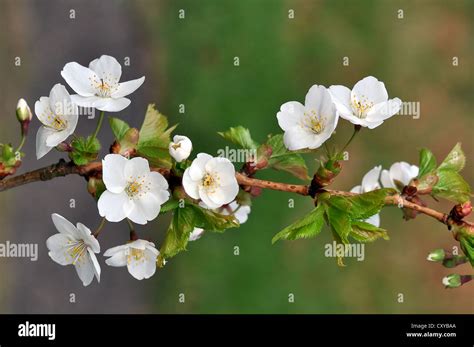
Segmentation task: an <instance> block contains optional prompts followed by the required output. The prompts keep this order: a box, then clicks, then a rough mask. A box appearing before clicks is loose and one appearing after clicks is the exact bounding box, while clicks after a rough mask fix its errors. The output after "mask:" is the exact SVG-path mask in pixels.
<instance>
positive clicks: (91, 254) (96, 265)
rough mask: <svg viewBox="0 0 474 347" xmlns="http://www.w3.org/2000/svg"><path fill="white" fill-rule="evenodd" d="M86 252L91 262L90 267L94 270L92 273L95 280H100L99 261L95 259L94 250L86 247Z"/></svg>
mask: <svg viewBox="0 0 474 347" xmlns="http://www.w3.org/2000/svg"><path fill="white" fill-rule="evenodd" d="M87 252H88V253H89V257H90V260H91V262H92V268H93V270H94V275H95V278H97V282H100V272H101V270H100V265H99V262H98V261H97V257H96V256H95V254H94V252H93V251H92V250H91V249H90V248H88V249H87Z"/></svg>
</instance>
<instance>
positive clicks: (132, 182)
mask: <svg viewBox="0 0 474 347" xmlns="http://www.w3.org/2000/svg"><path fill="white" fill-rule="evenodd" d="M149 190H150V183H148V182H147V180H146V179H145V176H137V177H136V178H134V177H132V176H130V177H129V181H128V184H127V186H126V187H125V193H127V195H128V197H129V198H130V199H135V198H140V197H142V196H143V195H144V194H146V193H147V192H148V191H149Z"/></svg>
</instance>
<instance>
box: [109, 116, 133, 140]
mask: <svg viewBox="0 0 474 347" xmlns="http://www.w3.org/2000/svg"><path fill="white" fill-rule="evenodd" d="M109 124H110V128H111V129H112V133H113V134H114V136H115V139H116V140H117V142H119V143H120V141H121V140H122V139H123V137H124V136H125V133H126V132H127V131H128V129H130V126H129V125H128V124H127V123H126V122H125V121H123V120H121V119H119V118H115V117H109Z"/></svg>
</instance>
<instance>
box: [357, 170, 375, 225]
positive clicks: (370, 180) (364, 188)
mask: <svg viewBox="0 0 474 347" xmlns="http://www.w3.org/2000/svg"><path fill="white" fill-rule="evenodd" d="M381 170H382V166H381V165H379V166H376V167H374V168H373V169H372V170H370V171H369V172H367V173H366V174H365V175H364V177H363V178H362V184H361V185H359V186H355V187H354V188H352V189H351V193H357V194H363V193H367V192H370V191H372V190H376V189H380V188H381V187H380V183H379V177H380V171H381ZM365 222H367V223H370V224H372V225H375V226H376V227H379V226H380V215H379V214H378V213H377V214H374V215H373V216H371V217H369V218H368V219H366V220H365Z"/></svg>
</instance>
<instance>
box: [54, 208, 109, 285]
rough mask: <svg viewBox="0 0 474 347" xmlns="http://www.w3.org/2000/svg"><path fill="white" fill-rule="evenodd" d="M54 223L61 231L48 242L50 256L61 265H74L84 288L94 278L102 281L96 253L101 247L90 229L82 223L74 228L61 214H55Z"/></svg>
mask: <svg viewBox="0 0 474 347" xmlns="http://www.w3.org/2000/svg"><path fill="white" fill-rule="evenodd" d="M51 217H52V219H53V223H54V225H55V227H56V229H57V230H58V231H59V233H58V234H55V235H53V236H51V237H49V238H48V240H46V246H47V247H48V250H49V253H48V255H49V256H50V257H51V259H53V260H54V261H55V262H56V263H58V264H60V265H71V264H72V265H74V266H75V268H76V271H77V274H78V276H79V278H80V279H81V281H82V283H83V284H84V286H88V285H89V284H90V283H91V282H92V280H93V279H94V276H95V277H96V278H97V281H98V282H99V281H100V266H99V263H98V261H97V258H96V256H95V254H94V253H99V252H100V245H99V242H98V241H97V239H96V238H95V237H94V236H93V235H92V233H91V231H90V230H89V228H87V227H86V226H85V225H83V224H81V223H77V226H74V225H73V224H72V223H71V222H69V221H68V220H67V219H66V218H64V217H62V216H60V215H59V214H56V213H55V214H53V215H52V216H51Z"/></svg>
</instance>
